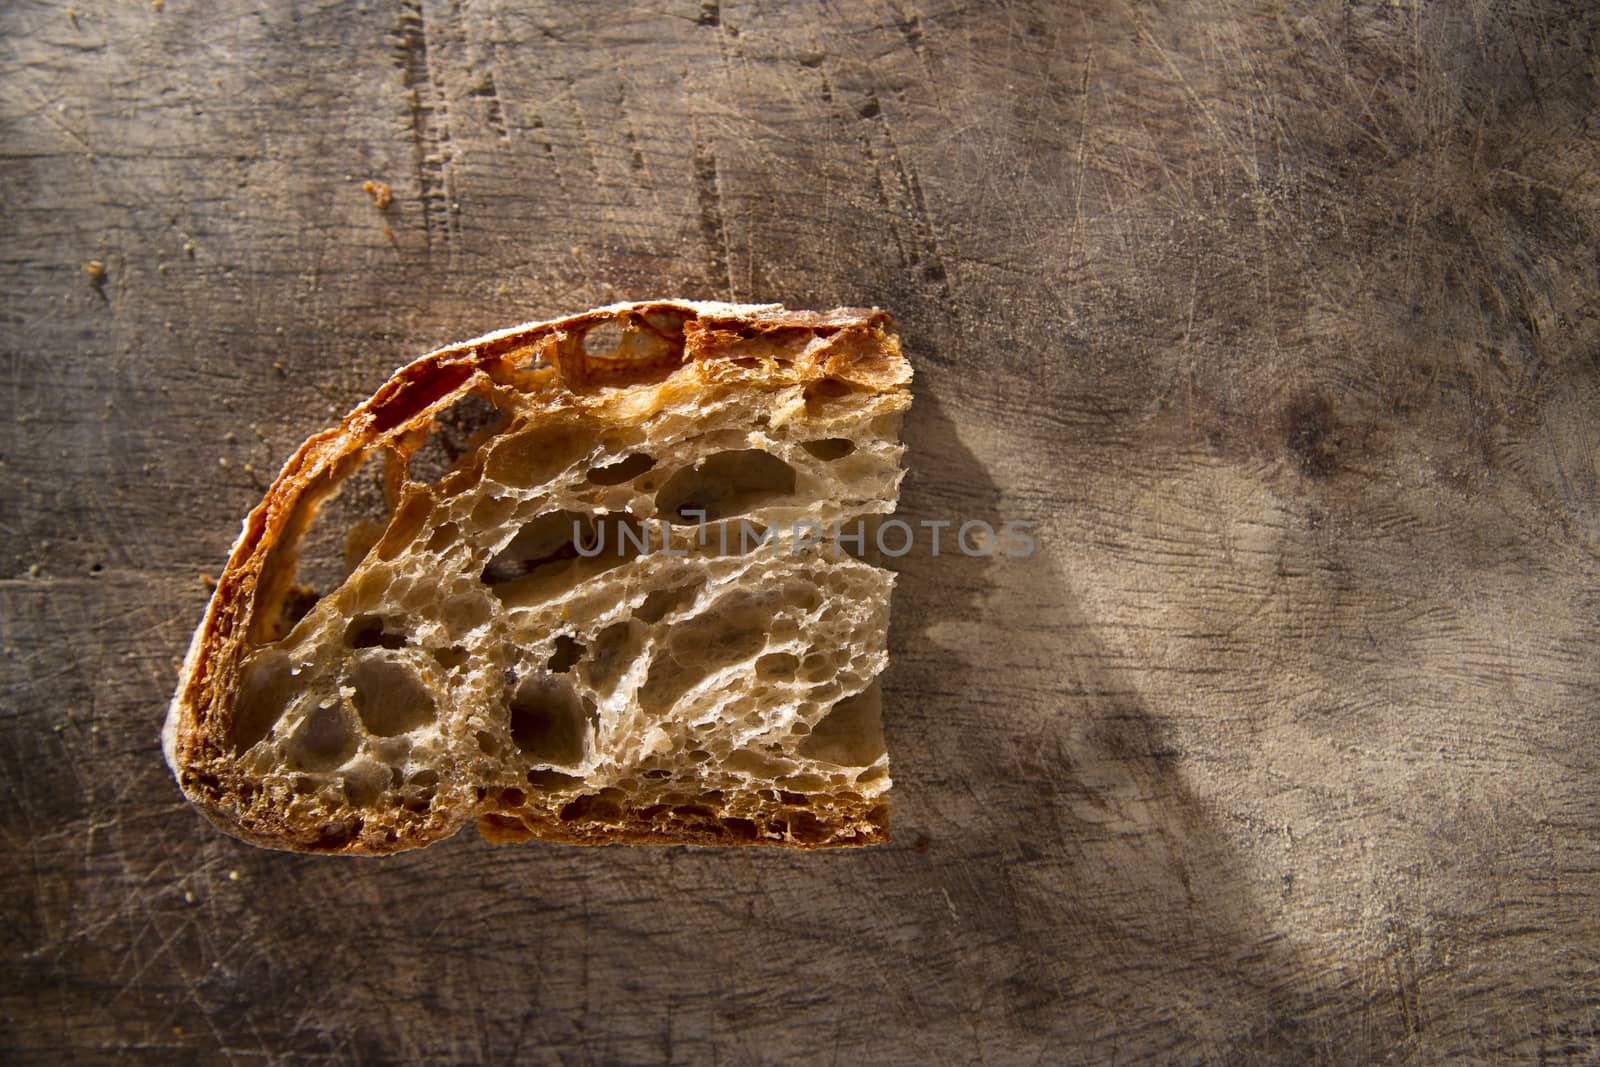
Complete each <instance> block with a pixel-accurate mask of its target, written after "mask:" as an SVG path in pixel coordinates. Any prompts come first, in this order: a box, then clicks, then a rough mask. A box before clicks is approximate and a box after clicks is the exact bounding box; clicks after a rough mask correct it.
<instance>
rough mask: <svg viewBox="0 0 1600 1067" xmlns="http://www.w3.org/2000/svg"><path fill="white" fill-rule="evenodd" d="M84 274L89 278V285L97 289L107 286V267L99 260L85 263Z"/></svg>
mask: <svg viewBox="0 0 1600 1067" xmlns="http://www.w3.org/2000/svg"><path fill="white" fill-rule="evenodd" d="M83 273H85V274H87V275H88V276H89V284H90V285H92V286H94V287H95V288H97V289H98V288H99V287H100V286H102V285H104V284H105V281H106V265H105V264H104V263H102V262H100V261H99V260H98V259H91V260H90V261H89V262H87V263H85V264H84V265H83Z"/></svg>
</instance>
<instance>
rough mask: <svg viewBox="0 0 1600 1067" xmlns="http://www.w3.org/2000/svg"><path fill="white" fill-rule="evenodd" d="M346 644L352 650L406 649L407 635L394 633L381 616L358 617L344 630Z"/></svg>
mask: <svg viewBox="0 0 1600 1067" xmlns="http://www.w3.org/2000/svg"><path fill="white" fill-rule="evenodd" d="M344 643H345V644H346V645H348V646H349V647H350V648H388V649H396V648H402V647H404V645H405V643H406V637H405V634H399V633H392V632H390V631H389V629H388V626H387V624H386V623H385V622H384V619H383V616H381V615H357V616H356V617H355V618H353V619H351V620H350V625H349V626H346V627H345V630H344Z"/></svg>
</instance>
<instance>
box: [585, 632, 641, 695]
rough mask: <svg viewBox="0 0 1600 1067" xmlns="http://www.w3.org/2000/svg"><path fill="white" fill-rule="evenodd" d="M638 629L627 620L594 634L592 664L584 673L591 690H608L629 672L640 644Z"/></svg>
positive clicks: (587, 664) (589, 664)
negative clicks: (626, 671) (636, 630)
mask: <svg viewBox="0 0 1600 1067" xmlns="http://www.w3.org/2000/svg"><path fill="white" fill-rule="evenodd" d="M635 626H636V624H635V623H633V622H631V621H630V620H627V619H623V620H622V621H620V622H614V623H612V624H611V625H610V626H607V627H606V628H605V629H604V630H601V631H600V632H599V633H597V634H595V635H594V642H593V648H592V649H591V651H590V655H589V661H588V662H587V663H585V664H584V666H583V670H582V672H581V673H582V674H583V677H584V680H585V681H587V682H588V683H589V686H590V688H592V689H606V688H608V687H609V686H610V685H611V684H612V683H613V682H615V681H616V680H617V679H618V678H619V677H620V676H621V675H622V672H623V671H624V670H626V669H627V666H628V664H629V663H631V662H632V660H633V657H634V654H635V648H636V645H637V644H638V642H637V641H636V640H635V638H636V637H637V635H636V634H635V632H634V630H635Z"/></svg>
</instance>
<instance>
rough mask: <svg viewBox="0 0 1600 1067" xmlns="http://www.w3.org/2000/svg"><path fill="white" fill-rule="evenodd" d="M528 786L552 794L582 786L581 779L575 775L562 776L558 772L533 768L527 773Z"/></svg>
mask: <svg viewBox="0 0 1600 1067" xmlns="http://www.w3.org/2000/svg"><path fill="white" fill-rule="evenodd" d="M528 784H529V785H531V786H533V787H534V788H535V789H544V790H548V791H550V792H552V793H553V792H557V791H559V790H563V789H571V788H573V787H574V786H579V785H582V784H583V779H582V778H579V777H578V776H577V775H575V774H562V773H561V772H560V771H551V770H543V769H539V768H535V769H534V770H531V771H529V772H528Z"/></svg>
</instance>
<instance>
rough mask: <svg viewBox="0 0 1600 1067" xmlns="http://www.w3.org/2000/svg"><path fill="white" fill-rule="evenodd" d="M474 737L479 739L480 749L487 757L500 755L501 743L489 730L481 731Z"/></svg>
mask: <svg viewBox="0 0 1600 1067" xmlns="http://www.w3.org/2000/svg"><path fill="white" fill-rule="evenodd" d="M473 736H474V737H475V738H476V739H477V742H478V748H479V749H480V750H482V751H483V753H484V754H485V755H489V756H494V755H498V754H499V752H500V741H499V739H498V738H496V737H495V736H494V734H491V733H490V732H489V731H487V730H479V731H478V732H477V733H476V734H474V735H473Z"/></svg>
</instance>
